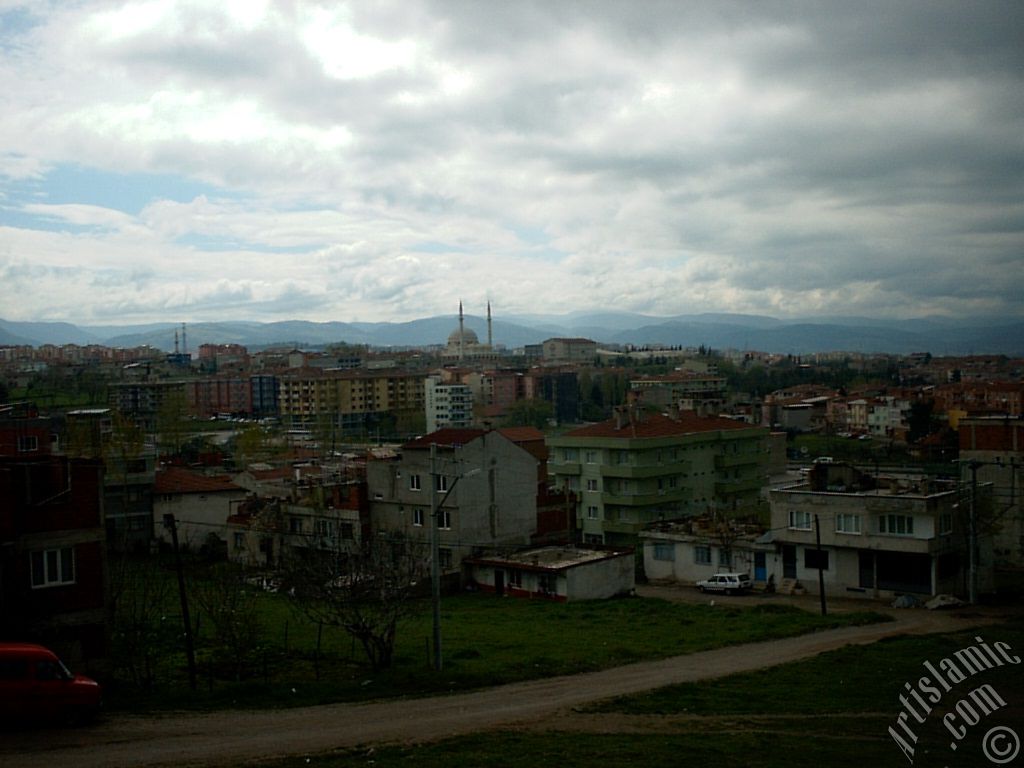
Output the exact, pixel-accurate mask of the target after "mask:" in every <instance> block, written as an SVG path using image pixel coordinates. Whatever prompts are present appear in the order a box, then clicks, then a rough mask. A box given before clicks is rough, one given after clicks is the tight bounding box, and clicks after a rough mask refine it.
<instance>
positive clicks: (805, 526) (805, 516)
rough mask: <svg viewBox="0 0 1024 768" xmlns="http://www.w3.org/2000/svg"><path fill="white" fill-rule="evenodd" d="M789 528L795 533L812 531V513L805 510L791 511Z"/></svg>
mask: <svg viewBox="0 0 1024 768" xmlns="http://www.w3.org/2000/svg"><path fill="white" fill-rule="evenodd" d="M789 528H790V529H791V530H794V531H809V530H811V513H810V512H808V511H807V510H805V509H791V510H789Z"/></svg>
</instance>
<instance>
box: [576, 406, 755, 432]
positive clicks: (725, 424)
mask: <svg viewBox="0 0 1024 768" xmlns="http://www.w3.org/2000/svg"><path fill="white" fill-rule="evenodd" d="M621 423H622V426H621V427H618V426H617V421H616V419H614V418H611V419H608V420H607V421H602V422H600V423H598V424H590V425H588V426H586V427H580V428H579V429H574V430H572V431H570V432H566V433H565V434H563V435H562V437H622V438H633V437H638V438H655V437H676V436H682V435H693V434H699V433H701V432H716V431H719V430H732V429H751V426H750V425H749V424H745V423H744V422H742V421H735V420H733V419H726V418H722V417H720V416H698V415H697V414H696V413H695V412H693V411H683V412H682V413H681V414H680V415H679V417H678V418H672V417H670V416H666V415H665V414H663V413H646V414H644V415H643V416H642V417H641V419H640V421H639V422H638V423H637V424H635V425H634V424H632V423H630V421H629V419H628V418H626V417H623V419H622V421H621Z"/></svg>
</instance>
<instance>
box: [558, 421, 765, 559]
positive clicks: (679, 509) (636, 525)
mask: <svg viewBox="0 0 1024 768" xmlns="http://www.w3.org/2000/svg"><path fill="white" fill-rule="evenodd" d="M547 443H548V447H549V450H550V455H551V458H550V461H549V464H548V471H549V474H550V475H551V476H552V477H553V478H554V483H555V486H556V487H558V488H561V489H566V490H571V491H573V492H574V493H576V494H577V497H578V498H579V506H578V508H577V511H576V516H577V522H578V528H579V530H580V531H581V532H582V535H583V542H584V543H602V544H612V545H624V544H625V545H632V544H635V543H636V541H637V534H638V533H639V532H640V531H641V530H642V529H643V528H644V526H646V525H647V524H648V523H652V522H655V521H657V520H661V519H664V520H671V519H675V518H680V517H686V516H689V515H696V514H701V513H704V512H711V511H716V512H721V513H724V514H728V515H736V514H745V513H752V512H754V511H755V510H756V509H757V506H758V500H759V498H760V495H761V489H762V487H763V486H764V484H765V478H766V475H767V470H766V467H767V462H768V430H767V429H765V428H764V427H754V426H751V425H749V424H745V423H743V422H739V421H734V420H732V419H726V418H721V417H717V416H711V417H704V416H698V415H697V414H696V413H694V412H692V411H674V412H672V413H671V414H664V413H644V412H642V411H640V410H639V409H638V408H632V409H622V410H621V411H620V412H618V413H616V415H615V416H614V417H613V418H611V419H608V420H607V421H603V422H600V423H598V424H591V425H588V426H585V427H580V428H579V429H574V430H572V431H570V432H566V433H564V434H562V435H560V436H559V437H554V438H549V439H548V441H547Z"/></svg>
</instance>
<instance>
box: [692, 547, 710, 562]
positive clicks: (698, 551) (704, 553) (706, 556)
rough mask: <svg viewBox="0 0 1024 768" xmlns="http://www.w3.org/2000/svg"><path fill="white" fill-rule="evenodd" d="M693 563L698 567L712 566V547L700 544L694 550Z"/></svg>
mask: <svg viewBox="0 0 1024 768" xmlns="http://www.w3.org/2000/svg"><path fill="white" fill-rule="evenodd" d="M693 562H695V563H696V564H697V565H711V547H708V546H705V545H703V544H698V545H697V546H695V547H694V548H693Z"/></svg>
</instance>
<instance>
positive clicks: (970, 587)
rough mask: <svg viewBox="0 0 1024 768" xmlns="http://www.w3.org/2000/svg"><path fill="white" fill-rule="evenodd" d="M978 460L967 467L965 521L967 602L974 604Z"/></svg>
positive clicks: (976, 557) (976, 558)
mask: <svg viewBox="0 0 1024 768" xmlns="http://www.w3.org/2000/svg"><path fill="white" fill-rule="evenodd" d="M980 466H981V463H980V462H977V461H972V462H970V463H969V464H968V465H967V467H968V468H969V469H970V470H971V505H970V517H969V518H968V521H967V547H968V552H967V557H968V562H969V563H970V566H969V570H968V575H967V602H969V603H970V604H971V605H974V604H975V603H977V602H978V506H977V504H978V502H977V498H978V467H980Z"/></svg>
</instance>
